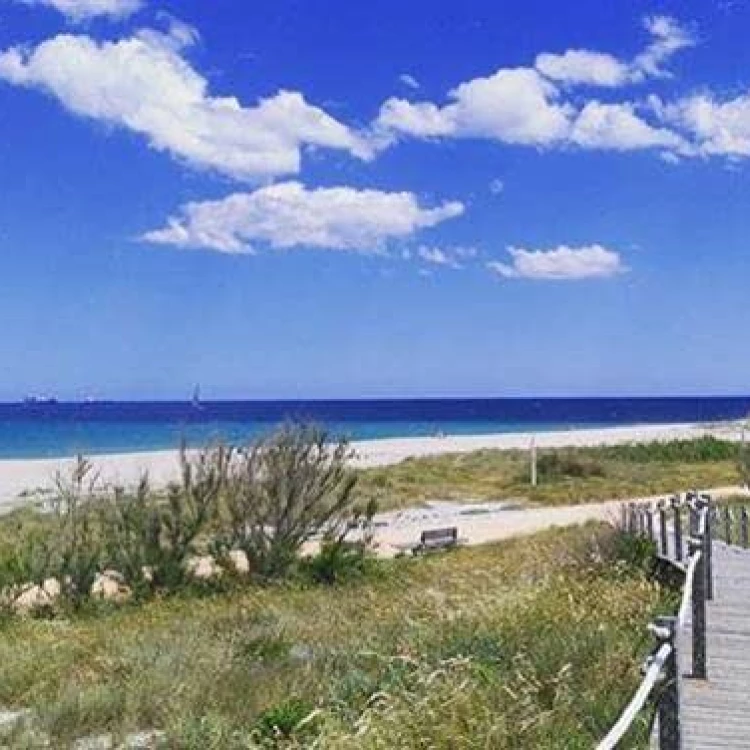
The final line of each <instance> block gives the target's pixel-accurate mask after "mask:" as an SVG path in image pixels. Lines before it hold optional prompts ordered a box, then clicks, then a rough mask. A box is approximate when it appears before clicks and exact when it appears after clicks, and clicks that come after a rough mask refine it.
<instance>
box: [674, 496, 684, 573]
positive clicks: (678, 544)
mask: <svg viewBox="0 0 750 750" xmlns="http://www.w3.org/2000/svg"><path fill="white" fill-rule="evenodd" d="M672 507H673V508H674V554H675V559H676V560H678V561H681V560H682V514H681V513H680V501H679V499H678V498H676V497H675V498H672Z"/></svg>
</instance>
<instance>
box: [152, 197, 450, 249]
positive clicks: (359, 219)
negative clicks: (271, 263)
mask: <svg viewBox="0 0 750 750" xmlns="http://www.w3.org/2000/svg"><path fill="white" fill-rule="evenodd" d="M463 210H464V207H463V205H462V204H461V203H458V202H447V203H444V204H442V205H441V206H437V207H435V208H425V207H423V206H421V205H420V203H419V201H418V200H417V198H416V197H415V196H414V195H413V194H412V193H386V192H382V191H379V190H356V189H354V188H350V187H334V188H317V189H308V188H306V187H304V186H303V185H301V184H300V183H298V182H284V183H278V184H276V185H270V186H268V187H263V188H259V189H258V190H255V191H253V192H248V193H235V194H233V195H230V196H228V197H227V198H224V199H222V200H216V201H204V202H197V203H188V204H187V205H185V206H184V207H183V208H182V209H181V211H180V214H179V215H178V216H175V217H172V218H170V219H169V221H168V223H167V226H166V227H164V228H163V229H157V230H155V231H152V232H148V233H147V234H145V235H144V236H143V238H142V239H144V240H146V241H148V242H154V243H158V244H165V245H174V246H176V247H180V248H204V249H208V250H216V251H219V252H224V253H243V252H245V253H246V252H252V251H253V249H254V248H255V245H256V244H258V245H263V246H269V247H271V248H275V249H287V248H294V247H312V248H325V249H330V250H348V251H356V252H365V253H367V252H378V251H381V250H382V249H383V247H384V245H385V243H386V242H387V241H388V240H390V239H398V238H406V237H409V236H410V235H412V234H414V233H415V232H417V231H418V230H420V229H423V228H426V227H432V226H435V225H436V224H439V223H441V222H442V221H445V220H446V219H450V218H453V217H456V216H459V215H460V214H461V213H463Z"/></svg>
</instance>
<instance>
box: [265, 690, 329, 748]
mask: <svg viewBox="0 0 750 750" xmlns="http://www.w3.org/2000/svg"><path fill="white" fill-rule="evenodd" d="M314 724H315V722H314V709H313V707H312V706H311V705H310V704H309V703H306V702H305V701H303V700H300V699H299V698H291V699H290V700H288V701H286V702H284V703H280V704H279V705H277V706H273V707H272V708H269V709H267V710H266V711H264V712H263V713H262V714H261V715H260V716H259V717H258V718H257V719H256V721H255V729H256V731H257V734H258V735H259V736H260V737H261V738H262V739H264V740H278V739H285V738H286V739H288V738H289V737H291V736H292V735H295V734H300V733H302V734H304V733H308V732H310V731H312V730H314Z"/></svg>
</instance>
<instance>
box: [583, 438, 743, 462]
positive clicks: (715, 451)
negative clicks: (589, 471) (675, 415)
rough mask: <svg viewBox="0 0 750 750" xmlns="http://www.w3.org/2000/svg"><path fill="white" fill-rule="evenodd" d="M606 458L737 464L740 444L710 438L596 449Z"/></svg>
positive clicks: (636, 460) (630, 460) (660, 441)
mask: <svg viewBox="0 0 750 750" xmlns="http://www.w3.org/2000/svg"><path fill="white" fill-rule="evenodd" d="M597 451H598V452H599V455H600V456H601V457H602V458H606V459H615V460H618V461H629V462H633V463H649V462H659V463H681V462H686V463H707V462H711V461H735V460H736V458H737V444H736V443H734V442H732V441H731V440H721V439H719V438H715V437H713V436H711V435H706V436H704V437H700V438H695V439H692V440H657V441H653V442H651V443H632V444H630V445H611V446H607V447H602V448H597Z"/></svg>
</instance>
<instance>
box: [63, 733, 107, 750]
mask: <svg viewBox="0 0 750 750" xmlns="http://www.w3.org/2000/svg"><path fill="white" fill-rule="evenodd" d="M114 746H115V744H114V741H113V740H112V736H111V735H109V734H100V735H97V736H96V737H81V739H79V740H76V741H75V742H74V743H73V747H72V750H113V748H114Z"/></svg>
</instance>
